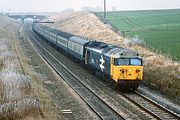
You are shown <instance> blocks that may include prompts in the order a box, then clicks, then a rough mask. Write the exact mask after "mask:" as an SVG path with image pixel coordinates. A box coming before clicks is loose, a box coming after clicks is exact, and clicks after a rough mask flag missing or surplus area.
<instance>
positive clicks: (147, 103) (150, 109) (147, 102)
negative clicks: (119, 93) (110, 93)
mask: <svg viewBox="0 0 180 120" xmlns="http://www.w3.org/2000/svg"><path fill="white" fill-rule="evenodd" d="M123 96H124V97H125V98H127V99H128V100H129V101H130V102H132V103H133V104H135V105H137V106H138V107H140V108H141V109H142V110H143V111H145V112H147V113H149V114H150V115H151V116H153V117H154V118H156V119H158V120H180V116H179V115H177V114H175V113H174V112H172V111H169V110H168V109H166V108H164V107H163V106H161V105H160V104H158V103H156V102H154V101H152V100H151V99H149V98H147V97H146V96H144V95H142V94H141V93H139V92H137V91H135V93H126V94H123Z"/></svg>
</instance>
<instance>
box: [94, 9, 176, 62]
mask: <svg viewBox="0 0 180 120" xmlns="http://www.w3.org/2000/svg"><path fill="white" fill-rule="evenodd" d="M91 13H92V14H94V15H95V16H97V17H98V18H99V20H100V21H102V22H103V23H104V24H107V25H109V28H110V29H111V30H113V31H114V32H116V33H117V34H118V35H120V36H122V37H127V36H126V31H121V30H120V29H119V28H117V27H116V26H115V25H113V24H112V23H111V22H109V21H108V20H107V19H104V17H103V16H102V15H101V14H99V13H98V12H91ZM156 29H157V28H156ZM167 29H168V26H167ZM145 46H146V47H147V48H149V49H151V50H152V51H153V52H155V53H158V54H162V55H164V56H166V57H168V58H171V59H172V60H174V61H178V62H180V48H178V50H173V49H171V48H166V47H163V46H161V45H160V44H157V43H155V42H153V41H152V42H150V43H145Z"/></svg>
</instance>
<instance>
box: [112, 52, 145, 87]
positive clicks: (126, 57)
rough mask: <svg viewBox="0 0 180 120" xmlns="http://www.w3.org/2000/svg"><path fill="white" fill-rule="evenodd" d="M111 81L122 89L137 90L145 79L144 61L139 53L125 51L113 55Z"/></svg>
mask: <svg viewBox="0 0 180 120" xmlns="http://www.w3.org/2000/svg"><path fill="white" fill-rule="evenodd" d="M110 63H111V64H110V66H111V79H112V80H114V81H115V82H116V83H117V84H118V86H119V87H120V89H127V90H128V89H133V90H135V89H137V87H138V86H139V84H140V82H141V81H142V79H143V66H142V59H141V58H140V57H139V56H138V54H137V53H135V52H133V51H130V50H125V51H118V52H115V53H114V54H112V55H111V62H110Z"/></svg>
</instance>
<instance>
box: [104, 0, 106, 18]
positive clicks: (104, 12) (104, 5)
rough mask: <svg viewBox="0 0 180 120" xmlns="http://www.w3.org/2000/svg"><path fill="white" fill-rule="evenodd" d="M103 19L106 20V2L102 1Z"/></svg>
mask: <svg viewBox="0 0 180 120" xmlns="http://www.w3.org/2000/svg"><path fill="white" fill-rule="evenodd" d="M104 19H105V20H106V0H104Z"/></svg>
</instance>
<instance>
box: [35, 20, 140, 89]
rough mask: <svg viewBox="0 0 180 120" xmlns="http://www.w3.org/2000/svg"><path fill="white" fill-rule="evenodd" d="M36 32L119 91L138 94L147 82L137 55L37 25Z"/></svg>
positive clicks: (126, 50) (113, 46)
mask: <svg viewBox="0 0 180 120" xmlns="http://www.w3.org/2000/svg"><path fill="white" fill-rule="evenodd" d="M33 30H34V31H35V32H36V33H37V34H39V35H40V36H41V37H43V38H45V39H46V40H47V41H48V42H49V43H51V44H53V45H54V46H55V47H56V48H58V49H61V50H62V51H63V52H64V53H66V55H68V56H71V58H73V60H75V61H77V62H79V63H82V64H83V65H84V66H85V67H86V68H87V69H88V70H90V71H92V72H93V73H98V74H100V76H101V77H102V78H103V79H106V80H108V81H109V82H114V83H115V85H116V87H118V88H120V89H123V90H124V89H125V90H129V89H132V90H136V89H137V88H138V86H139V84H140V82H141V81H142V79H143V65H142V58H141V57H139V54H138V53H137V52H135V51H132V50H129V49H124V48H121V47H118V46H115V45H111V44H107V43H103V42H98V41H96V40H90V39H88V38H84V37H79V36H76V35H73V34H70V33H67V32H63V31H60V30H56V29H52V28H50V27H47V26H43V25H40V24H37V23H34V24H33Z"/></svg>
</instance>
